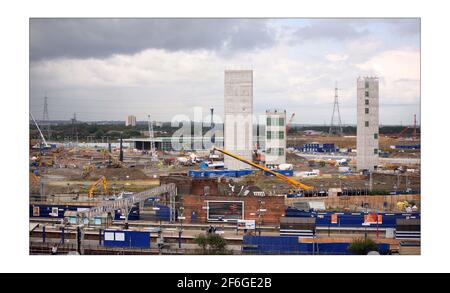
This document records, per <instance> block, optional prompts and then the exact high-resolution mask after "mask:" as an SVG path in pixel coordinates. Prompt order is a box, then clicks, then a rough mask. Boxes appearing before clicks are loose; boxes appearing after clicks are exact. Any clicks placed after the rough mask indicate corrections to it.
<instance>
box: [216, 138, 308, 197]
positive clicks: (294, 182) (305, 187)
mask: <svg viewBox="0 0 450 293" xmlns="http://www.w3.org/2000/svg"><path fill="white" fill-rule="evenodd" d="M214 151H218V152H220V153H222V154H224V155H227V156H230V157H232V158H234V159H236V160H238V161H241V162H243V163H246V164H248V165H250V166H252V167H255V168H257V169H259V170H263V171H265V172H267V173H270V174H272V175H273V176H275V177H277V178H278V179H280V180H282V181H284V182H286V183H289V184H291V185H293V186H294V187H295V188H297V189H301V190H310V189H313V188H314V187H312V186H308V185H305V184H303V183H301V182H298V181H297V180H294V179H292V178H289V177H287V176H284V175H283V174H280V173H278V172H275V171H273V170H271V169H269V168H266V167H264V166H261V165H258V164H255V163H253V162H252V161H249V160H247V159H244V158H242V157H240V156H238V155H235V154H232V153H230V152H229V151H226V150H222V149H219V148H216V147H213V148H212V152H213V153H214Z"/></svg>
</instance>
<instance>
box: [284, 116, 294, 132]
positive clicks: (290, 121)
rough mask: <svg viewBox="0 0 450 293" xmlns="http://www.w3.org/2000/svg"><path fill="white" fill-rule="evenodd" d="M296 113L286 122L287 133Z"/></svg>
mask: <svg viewBox="0 0 450 293" xmlns="http://www.w3.org/2000/svg"><path fill="white" fill-rule="evenodd" d="M294 116H295V113H292V115H291V118H289V122H288V123H287V124H286V133H288V131H289V128H291V124H292V120H294Z"/></svg>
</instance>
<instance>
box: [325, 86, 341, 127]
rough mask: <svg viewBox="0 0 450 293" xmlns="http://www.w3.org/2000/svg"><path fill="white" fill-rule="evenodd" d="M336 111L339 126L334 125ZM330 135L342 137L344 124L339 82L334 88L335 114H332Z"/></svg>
mask: <svg viewBox="0 0 450 293" xmlns="http://www.w3.org/2000/svg"><path fill="white" fill-rule="evenodd" d="M336 111H337V116H338V125H337V126H335V125H334V114H335V113H336ZM328 134H329V135H332V134H338V135H342V122H341V113H340V112H339V101H338V87H337V82H336V83H335V87H334V104H333V114H331V123H330V130H329V133H328Z"/></svg>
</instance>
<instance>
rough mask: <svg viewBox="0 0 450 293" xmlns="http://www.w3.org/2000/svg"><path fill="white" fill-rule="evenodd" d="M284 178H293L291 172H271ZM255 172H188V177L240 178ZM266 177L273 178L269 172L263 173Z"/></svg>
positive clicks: (243, 170)
mask: <svg viewBox="0 0 450 293" xmlns="http://www.w3.org/2000/svg"><path fill="white" fill-rule="evenodd" d="M273 171H275V172H278V173H280V174H283V175H285V176H294V171H293V170H273ZM253 172H255V170H251V169H241V170H189V171H188V176H189V177H194V178H215V177H222V176H223V177H235V178H237V177H242V176H245V175H249V174H252V173H253ZM264 173H265V175H267V176H273V175H272V174H270V173H269V172H264Z"/></svg>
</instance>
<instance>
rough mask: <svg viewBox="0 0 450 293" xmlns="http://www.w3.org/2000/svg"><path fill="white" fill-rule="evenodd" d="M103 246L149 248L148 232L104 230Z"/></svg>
mask: <svg viewBox="0 0 450 293" xmlns="http://www.w3.org/2000/svg"><path fill="white" fill-rule="evenodd" d="M103 245H104V246H108V247H130V248H150V232H141V231H128V230H105V231H104V233H103Z"/></svg>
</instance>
